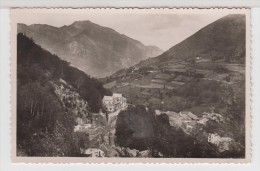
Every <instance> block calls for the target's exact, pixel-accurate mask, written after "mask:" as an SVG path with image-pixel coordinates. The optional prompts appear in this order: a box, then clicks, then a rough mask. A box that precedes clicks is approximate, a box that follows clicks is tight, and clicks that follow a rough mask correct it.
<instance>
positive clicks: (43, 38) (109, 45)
mask: <svg viewBox="0 0 260 171" xmlns="http://www.w3.org/2000/svg"><path fill="white" fill-rule="evenodd" d="M18 32H19V33H23V34H25V35H26V36H28V37H30V38H32V39H33V40H34V41H35V42H36V43H37V44H39V45H41V46H42V47H43V48H45V49H46V50H48V51H50V52H51V53H53V54H57V55H58V56H59V57H61V58H62V59H64V60H66V61H68V62H70V63H71V65H72V66H74V67H76V68H78V69H80V70H82V71H84V72H85V73H87V74H89V75H91V76H95V77H105V76H108V75H111V74H112V73H114V72H116V71H117V70H120V69H122V68H127V67H130V66H133V65H135V64H137V63H138V62H140V61H141V60H144V59H147V58H149V57H155V56H158V55H159V54H161V53H162V50H161V49H159V48H158V47H155V46H145V45H143V44H142V43H141V42H139V41H137V40H134V39H131V38H129V37H127V36H125V35H122V34H120V33H118V32H116V31H115V30H113V29H110V28H107V27H102V26H99V25H97V24H95V23H92V22H90V21H76V22H74V23H73V24H71V25H69V26H63V27H59V28H58V27H52V26H49V25H41V24H33V25H29V26H27V25H25V24H18Z"/></svg>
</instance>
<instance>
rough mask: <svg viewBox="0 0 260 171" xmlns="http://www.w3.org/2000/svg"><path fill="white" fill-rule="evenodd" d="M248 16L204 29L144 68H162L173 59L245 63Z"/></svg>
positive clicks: (222, 20) (232, 16) (236, 16)
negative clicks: (150, 65) (161, 66)
mask: <svg viewBox="0 0 260 171" xmlns="http://www.w3.org/2000/svg"><path fill="white" fill-rule="evenodd" d="M245 30H246V24H245V15H243V14H230V15H227V16H225V17H222V18H220V19H219V20H217V21H215V22H213V23H211V24H209V25H207V26H205V27H203V28H202V29H201V30H199V31H198V32H196V33H195V34H193V35H192V36H190V37H188V38H187V39H185V40H184V41H182V42H180V43H179V44H177V45H175V46H173V47H172V48H170V49H169V50H168V51H166V52H164V53H163V54H161V55H159V56H158V57H156V58H151V59H149V60H145V61H144V62H142V64H144V65H145V63H146V64H148V65H149V64H151V63H154V64H157V65H158V64H159V63H160V62H165V61H169V60H171V59H174V58H175V59H176V58H182V59H188V60H193V59H195V58H204V59H210V60H213V61H218V60H222V61H225V62H227V63H241V64H244V63H245V47H246V46H245V43H246V41H245V40H246V31H245Z"/></svg>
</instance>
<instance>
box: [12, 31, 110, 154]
mask: <svg viewBox="0 0 260 171" xmlns="http://www.w3.org/2000/svg"><path fill="white" fill-rule="evenodd" d="M64 87H65V88H64ZM60 91H63V92H61V93H59V92H60ZM105 94H106V95H109V94H110V92H109V91H107V90H106V89H104V88H103V87H102V85H101V84H100V83H99V82H98V81H97V80H96V79H94V78H91V77H90V76H88V75H86V74H85V73H84V72H82V71H80V70H78V69H76V68H73V67H71V66H70V65H69V64H68V63H67V62H65V61H63V60H61V59H59V58H58V57H57V56H56V55H53V54H51V53H49V52H48V51H46V50H44V49H42V48H41V47H40V46H38V45H36V44H35V43H34V42H33V40H32V39H29V38H27V37H26V36H24V35H23V34H18V35H17V149H18V154H17V155H28V156H77V155H79V154H80V152H79V149H80V148H79V147H80V146H82V145H85V144H84V143H82V141H83V140H82V139H84V136H79V135H77V134H73V128H74V125H75V124H76V123H75V118H76V117H83V116H84V117H89V115H91V112H98V111H99V110H100V109H101V107H102V101H101V100H102V98H103V96H104V95H105Z"/></svg>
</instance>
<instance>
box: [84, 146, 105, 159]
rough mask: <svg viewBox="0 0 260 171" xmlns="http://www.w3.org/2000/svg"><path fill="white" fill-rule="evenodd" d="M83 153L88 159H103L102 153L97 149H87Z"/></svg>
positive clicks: (103, 154)
mask: <svg viewBox="0 0 260 171" xmlns="http://www.w3.org/2000/svg"><path fill="white" fill-rule="evenodd" d="M83 153H84V154H86V155H88V156H90V157H105V153H104V151H102V150H100V149H98V148H88V149H87V150H85V151H84V152H83Z"/></svg>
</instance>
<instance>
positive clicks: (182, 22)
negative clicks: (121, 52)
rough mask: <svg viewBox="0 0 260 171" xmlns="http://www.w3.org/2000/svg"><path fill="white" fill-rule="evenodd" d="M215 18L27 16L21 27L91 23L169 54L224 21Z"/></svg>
mask: <svg viewBox="0 0 260 171" xmlns="http://www.w3.org/2000/svg"><path fill="white" fill-rule="evenodd" d="M224 15H225V14H223V13H220V14H218V13H213V14H192V15H191V14H104V13H103V14H102V13H99V14H98V13H95V14H87V15H84V14H66V13H64V14H46V13H44V14H41V13H39V14H37V15H35V14H34V15H32V14H23V16H22V17H21V20H20V21H19V22H20V23H24V24H27V25H30V24H48V25H52V26H56V27H61V26H63V25H70V24H72V23H73V22H74V21H81V20H90V21H92V22H93V23H96V24H99V25H101V26H105V27H110V28H112V29H114V30H116V31H117V32H119V33H121V34H125V35H127V36H129V37H131V38H133V39H136V40H139V41H141V42H142V43H144V44H145V45H155V46H157V47H159V48H161V49H163V50H168V49H169V48H171V47H172V46H173V45H175V44H177V43H179V42H181V41H182V40H184V39H185V38H187V37H189V36H190V35H192V34H194V33H195V32H197V31H198V30H199V29H201V28H202V27H204V26H206V25H208V24H210V23H211V22H213V21H215V20H217V19H219V18H221V17H223V16H224Z"/></svg>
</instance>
